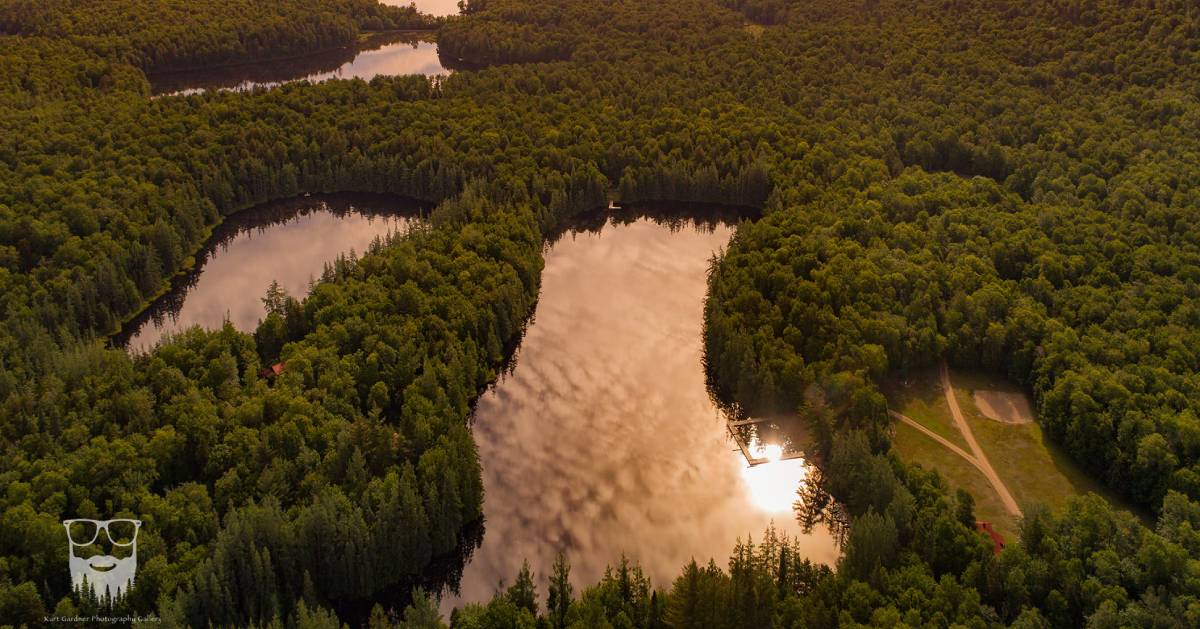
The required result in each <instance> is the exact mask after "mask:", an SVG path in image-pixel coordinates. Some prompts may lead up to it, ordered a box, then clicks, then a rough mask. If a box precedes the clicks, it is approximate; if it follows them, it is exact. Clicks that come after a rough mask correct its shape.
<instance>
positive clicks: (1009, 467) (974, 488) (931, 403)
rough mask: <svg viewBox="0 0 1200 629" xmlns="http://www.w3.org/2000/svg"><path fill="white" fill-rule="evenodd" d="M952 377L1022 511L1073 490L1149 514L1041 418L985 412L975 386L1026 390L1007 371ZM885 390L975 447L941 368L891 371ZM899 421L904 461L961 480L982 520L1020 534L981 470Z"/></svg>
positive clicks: (955, 482)
mask: <svg viewBox="0 0 1200 629" xmlns="http://www.w3.org/2000/svg"><path fill="white" fill-rule="evenodd" d="M950 380H951V383H952V384H953V386H954V389H955V395H956V396H957V399H958V405H959V408H961V409H962V413H963V416H964V418H965V419H966V420H967V424H968V425H969V426H970V427H971V431H972V432H973V433H974V434H975V439H976V441H978V442H979V447H980V448H982V449H983V452H984V454H985V455H987V458H988V460H989V461H991V464H992V467H993V468H994V469H995V470H996V473H997V474H998V475H999V476H1000V479H1001V480H1002V481H1004V484H1005V485H1006V486H1007V487H1008V490H1009V491H1010V492H1011V493H1012V494H1013V497H1014V498H1015V499H1016V501H1017V503H1018V504H1019V505H1021V508H1022V510H1024V509H1026V508H1027V507H1028V506H1030V505H1033V504H1043V505H1046V506H1047V507H1049V508H1050V509H1055V508H1057V507H1059V506H1061V505H1062V504H1063V503H1064V502H1066V500H1067V499H1068V498H1069V497H1071V496H1075V495H1081V494H1084V493H1087V492H1095V493H1097V494H1099V495H1101V496H1103V497H1104V498H1105V499H1107V500H1108V501H1109V502H1110V503H1111V504H1112V505H1113V506H1115V507H1118V508H1121V509H1124V510H1126V511H1130V512H1132V513H1134V514H1136V515H1138V516H1139V517H1141V518H1143V520H1145V519H1146V518H1147V514H1145V513H1141V512H1138V511H1136V510H1134V509H1132V508H1131V507H1130V506H1129V505H1128V504H1127V503H1125V502H1124V501H1122V500H1121V499H1120V498H1118V497H1117V496H1116V495H1115V494H1114V493H1113V492H1111V491H1109V490H1107V489H1106V488H1105V487H1104V486H1103V485H1101V484H1100V483H1099V482H1098V481H1096V480H1095V479H1093V478H1091V477H1090V476H1088V475H1087V474H1086V473H1085V472H1084V471H1083V470H1082V469H1080V467H1079V466H1078V465H1076V464H1075V463H1074V462H1073V461H1071V460H1070V458H1069V457H1068V456H1067V455H1066V454H1065V453H1064V452H1063V451H1062V450H1061V449H1059V448H1058V446H1056V445H1055V444H1053V443H1050V442H1049V441H1048V440H1047V439H1046V438H1045V435H1044V434H1043V432H1042V429H1041V426H1039V425H1038V424H1037V423H1036V422H1033V423H1028V424H1009V423H1003V422H999V421H996V420H993V419H989V418H987V417H985V416H984V415H983V413H981V412H980V410H979V408H978V406H976V404H975V396H974V393H975V391H976V390H992V391H1001V392H1011V393H1023V392H1022V391H1021V389H1020V388H1019V387H1016V386H1015V385H1013V384H1011V383H1009V382H1008V381H1006V380H1005V379H1004V378H1003V377H999V376H992V375H989V374H984V373H976V372H962V371H953V370H952V371H951V372H950ZM883 389H884V394H885V395H886V396H887V398H888V405H889V407H890V408H891V409H892V410H895V411H897V412H899V413H902V414H904V415H907V416H908V417H910V418H912V419H913V420H915V421H917V422H919V423H920V424H922V425H924V426H925V427H926V428H929V429H930V430H932V431H934V432H936V433H938V434H939V435H942V436H943V437H946V438H947V439H950V441H951V442H953V443H955V444H958V445H959V446H960V447H962V448H963V449H964V450H967V451H968V452H969V451H970V449H969V448H968V447H967V445H966V442H965V440H964V439H963V437H962V434H961V433H960V432H959V430H958V428H957V427H956V426H955V424H954V418H953V417H952V416H951V415H950V409H949V406H948V405H947V403H946V396H945V394H944V392H943V391H942V386H941V381H940V378H939V376H938V370H937V369H936V368H933V369H928V370H923V371H920V372H914V373H912V374H910V375H909V376H908V378H907V384H905V381H904V380H903V379H900V378H893V379H892V380H890V381H889V382H887V383H886V384H885V385H884V387H883ZM895 426H896V429H895V447H896V450H897V452H899V454H900V456H901V457H903V458H904V460H906V461H909V462H912V463H920V464H921V465H923V466H925V467H932V468H933V469H936V470H937V471H938V472H940V473H941V474H942V476H944V477H945V478H946V480H947V481H949V483H950V486H951V487H955V488H959V487H961V488H963V489H966V490H967V491H969V492H971V495H972V496H974V497H975V503H976V516H977V517H978V519H980V520H986V521H989V522H992V523H993V525H994V526H995V527H996V529H997V530H999V531H1000V533H1001V534H1002V535H1004V537H1005V538H1006V539H1014V538H1015V535H1016V525H1017V522H1016V519H1015V518H1013V517H1010V516H1009V515H1008V514H1007V513H1006V512H1005V510H1004V507H1003V505H1002V503H1001V502H1000V499H999V497H998V496H997V495H996V492H995V490H994V489H993V488H992V486H991V484H990V483H988V481H987V479H986V478H985V477H984V476H983V474H982V473H980V472H979V470H977V469H975V467H974V466H972V465H971V464H970V463H969V462H967V461H965V460H963V459H962V457H959V456H958V455H956V454H954V453H952V452H950V451H949V450H947V449H946V448H945V447H944V446H942V445H941V444H939V443H937V442H936V441H934V440H933V439H930V438H929V437H928V436H926V435H923V434H921V433H920V432H918V431H917V430H916V429H914V428H912V427H910V426H906V425H903V424H902V423H900V422H896V423H895ZM951 435H952V436H951Z"/></svg>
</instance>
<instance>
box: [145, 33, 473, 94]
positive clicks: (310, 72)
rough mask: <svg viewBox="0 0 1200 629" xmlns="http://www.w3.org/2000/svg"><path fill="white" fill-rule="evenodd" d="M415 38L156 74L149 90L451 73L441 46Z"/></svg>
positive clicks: (393, 37)
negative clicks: (442, 56)
mask: <svg viewBox="0 0 1200 629" xmlns="http://www.w3.org/2000/svg"><path fill="white" fill-rule="evenodd" d="M413 37H414V36H413V34H412V33H379V34H375V35H372V36H370V37H368V38H367V39H366V40H365V41H364V42H363V43H362V44H361V45H360V46H358V47H353V48H339V49H336V50H330V51H324V52H320V53H315V54H311V55H304V56H301V57H293V58H290V59H282V60H274V61H269V62H263V63H246V64H238V65H230V66H221V67H217V68H206V69H203V70H187V71H182V72H170V73H164V74H155V75H151V76H150V77H149V79H150V89H151V91H152V92H153V93H154V95H156V96H170V95H176V96H184V95H188V94H197V93H200V92H203V91H205V90H210V89H226V90H239V91H246V90H251V89H254V88H258V87H263V88H270V87H275V86H278V85H282V84H284V83H291V82H294V81H311V82H313V83H319V82H321V81H325V80H329V79H355V78H357V79H363V80H366V81H369V80H371V79H372V78H374V77H376V76H393V75H401V74H423V75H425V76H443V75H446V74H449V72H450V71H449V70H447V69H446V68H445V67H443V66H442V62H441V61H440V60H439V59H438V53H437V44H435V43H433V42H428V41H420V40H414V39H413Z"/></svg>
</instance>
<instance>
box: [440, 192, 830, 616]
mask: <svg viewBox="0 0 1200 629" xmlns="http://www.w3.org/2000/svg"><path fill="white" fill-rule="evenodd" d="M620 216H623V218H617V219H611V218H607V217H600V216H591V217H588V218H585V219H582V221H581V222H580V223H579V224H578V225H577V226H576V229H572V230H568V231H567V232H565V233H564V234H562V235H561V236H560V237H559V238H557V239H556V240H554V241H553V243H552V245H550V247H549V250H548V251H547V254H546V267H545V272H544V274H543V278H542V294H541V298H540V301H539V302H538V306H537V312H536V315H535V318H534V320H533V322H532V323H531V324H530V325H529V327H528V330H527V332H526V335H525V338H524V340H523V342H522V344H521V347H520V349H519V355H518V357H517V359H516V365H515V367H514V368H513V370H512V371H511V373H509V374H508V375H506V376H504V377H503V379H502V380H501V381H500V382H498V383H497V385H496V386H495V387H494V388H493V389H491V390H490V391H488V392H487V393H486V394H485V395H484V396H482V398H481V399H480V401H479V404H478V406H477V408H476V413H475V417H474V422H473V431H474V436H475V441H476V443H477V445H478V448H479V455H480V460H481V463H482V467H483V482H484V487H485V491H486V499H485V501H484V517H485V519H486V521H487V529H488V530H487V537H486V538H485V540H484V543H483V545H482V547H481V548H480V549H479V550H478V551H476V553H475V555H474V557H473V558H472V560H471V563H470V564H469V565H468V566H467V568H466V570H465V571H464V573H463V576H462V581H461V589H460V591H459V593H458V595H453V594H451V595H449V596H446V597H445V598H444V599H443V603H442V608H443V611H444V612H446V613H448V612H449V611H450V610H451V609H452V608H453V607H454V606H457V605H460V604H462V603H463V602H471V601H482V600H486V599H489V598H490V597H491V596H492V594H493V593H494V592H495V590H496V584H497V582H499V581H500V580H501V579H504V580H507V581H510V582H511V580H512V578H513V577H514V576H515V575H516V574H517V571H518V570H519V569H520V567H521V563H522V560H524V559H528V560H529V563H530V566H531V567H532V569H533V570H534V572H535V573H536V574H537V578H538V579H539V581H540V585H539V587H540V591H542V592H545V591H546V589H545V587H546V581H545V577H546V575H547V574H548V573H549V571H550V568H551V566H552V563H553V560H554V557H555V555H556V553H557V552H558V551H559V550H563V551H565V552H566V553H567V554H568V558H569V559H570V561H571V565H572V571H571V575H572V580H573V581H575V583H576V585H577V586H583V585H585V584H591V583H594V582H595V581H596V580H598V579H599V578H600V577H601V576H602V574H603V572H604V569H605V567H606V566H607V565H608V564H609V563H610V562H615V561H619V559H620V557H621V556H622V554H624V555H626V556H628V557H629V558H630V559H633V560H637V561H639V562H641V564H642V566H643V568H644V569H645V571H646V573H647V575H648V576H649V577H650V578H651V579H652V580H653V582H654V583H656V584H660V585H668V584H669V583H670V581H671V580H672V579H673V578H674V577H675V576H676V575H677V574H678V573H679V570H680V569H681V568H682V567H683V566H684V564H685V563H687V562H688V561H689V560H691V559H692V558H696V559H697V560H698V561H701V562H704V561H707V560H708V559H709V558H710V557H711V558H715V559H716V560H717V562H718V563H719V564H722V565H723V564H724V563H725V560H726V557H727V556H728V553H729V552H730V550H731V549H732V548H733V546H734V544H735V542H736V540H737V539H738V538H739V537H740V538H742V539H745V538H747V537H748V536H753V537H754V538H755V539H758V538H759V537H760V536H761V535H762V532H763V531H764V529H766V528H767V527H768V526H770V525H771V524H772V523H774V525H775V526H776V527H777V528H778V529H779V531H780V532H781V533H786V534H787V535H789V536H796V537H798V538H799V543H800V544H801V545H802V547H803V548H804V549H805V552H806V554H807V556H808V557H810V558H811V559H813V560H815V561H821V562H832V561H833V560H834V559H835V558H836V555H837V546H836V543H835V541H834V538H833V537H832V535H831V534H830V533H829V531H828V530H827V529H826V528H825V527H823V526H822V525H820V524H819V523H815V525H814V527H813V529H812V530H811V531H810V532H808V533H806V532H805V531H803V529H802V527H801V525H800V524H799V523H798V522H797V521H796V519H795V517H794V514H793V512H792V509H791V504H792V502H794V501H795V500H796V497H797V495H796V489H797V486H798V485H800V484H801V483H802V482H803V481H804V480H805V478H806V477H807V475H808V474H809V473H810V472H809V469H810V468H809V466H808V465H807V464H806V462H805V461H804V460H802V459H792V460H788V461H779V462H776V463H771V464H767V465H759V466H755V467H754V468H750V467H749V466H748V465H747V462H746V459H745V457H744V456H743V455H742V453H741V451H740V450H739V449H738V448H737V446H736V445H735V444H734V442H733V440H732V439H730V436H729V432H728V429H727V427H726V416H725V414H724V413H723V412H721V411H720V410H718V409H717V408H716V407H715V406H714V404H713V403H712V401H711V400H710V398H709V395H708V392H707V389H706V387H705V377H704V370H703V366H702V362H701V356H702V345H701V343H702V334H701V333H702V325H703V322H702V314H703V303H704V296H705V292H706V274H707V269H708V265H709V261H710V258H711V257H712V256H713V255H714V254H715V253H716V252H718V251H719V250H720V249H721V248H722V247H723V246H725V245H726V243H727V242H728V240H729V238H730V236H731V235H732V232H733V227H732V225H731V224H730V222H729V218H731V217H724V218H721V217H717V218H710V219H706V220H704V221H699V222H698V221H694V220H688V219H685V218H682V217H681V216H679V215H672V214H671V213H670V212H667V213H659V214H657V215H656V216H655V217H654V218H647V217H644V216H637V215H633V214H631V213H629V212H628V211H624V212H622V213H621V214H620Z"/></svg>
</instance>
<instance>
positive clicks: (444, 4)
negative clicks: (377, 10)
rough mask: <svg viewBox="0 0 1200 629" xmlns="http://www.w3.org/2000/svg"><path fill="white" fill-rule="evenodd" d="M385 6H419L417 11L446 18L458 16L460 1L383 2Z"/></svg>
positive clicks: (392, 0) (394, 0) (384, 0)
mask: <svg viewBox="0 0 1200 629" xmlns="http://www.w3.org/2000/svg"><path fill="white" fill-rule="evenodd" d="M381 1H382V3H383V4H390V5H392V6H395V7H406V6H408V5H410V4H415V5H417V10H418V11H420V12H421V13H428V14H429V15H437V16H445V15H458V0H415V1H414V0H381Z"/></svg>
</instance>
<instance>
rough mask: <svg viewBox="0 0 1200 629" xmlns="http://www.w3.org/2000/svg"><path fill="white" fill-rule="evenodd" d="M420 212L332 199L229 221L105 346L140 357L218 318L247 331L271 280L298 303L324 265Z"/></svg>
mask: <svg viewBox="0 0 1200 629" xmlns="http://www.w3.org/2000/svg"><path fill="white" fill-rule="evenodd" d="M420 213H421V208H420V206H419V205H417V204H416V202H415V201H409V200H404V199H398V198H392V197H380V196H371V195H337V196H325V197H311V198H301V199H292V200H289V201H283V202H279V203H271V204H267V205H263V206H259V207H257V208H252V209H249V210H246V211H243V212H239V213H238V214H234V215H233V216H231V217H229V218H228V219H226V220H225V222H224V223H222V224H221V225H220V226H218V227H217V229H216V230H214V233H213V235H212V237H211V238H210V239H209V244H208V245H206V247H205V248H204V250H203V251H201V252H200V253H199V254H198V255H197V257H196V266H195V268H194V269H193V270H192V271H191V272H189V273H188V274H186V275H184V276H181V277H179V278H177V279H176V280H175V282H174V283H173V285H172V287H171V291H170V292H169V293H167V294H166V295H164V296H163V297H161V298H159V299H158V300H156V301H155V302H154V303H153V304H151V306H150V308H148V309H147V310H146V311H145V312H143V313H142V314H141V315H139V316H138V317H136V318H135V319H134V320H132V321H130V322H129V324H127V325H126V326H125V330H124V331H123V332H122V333H121V334H119V335H117V336H116V337H115V338H114V339H113V340H114V342H115V343H116V344H118V345H124V346H126V347H127V348H129V349H131V350H135V351H144V350H148V349H150V348H152V347H153V346H154V345H155V344H156V343H158V341H159V340H161V339H162V337H163V336H164V335H165V334H168V333H171V332H177V331H179V330H182V329H185V328H187V327H190V326H193V325H200V326H202V327H206V328H216V327H220V326H221V325H222V323H224V321H225V320H226V319H228V320H229V321H230V322H232V323H233V325H234V326H235V327H237V328H238V329H241V330H246V331H252V330H253V329H254V327H255V326H256V325H257V324H258V321H259V320H260V319H261V318H262V317H263V316H264V314H265V311H264V308H263V303H262V296H263V295H264V294H265V292H266V290H267V287H269V286H270V285H271V282H272V281H273V280H274V281H278V282H279V284H280V286H281V287H282V288H283V289H284V290H286V291H288V293H289V294H291V295H294V296H298V297H299V296H303V295H305V294H307V292H308V285H309V282H310V281H312V280H313V279H315V278H317V277H319V276H320V275H321V273H322V271H323V270H324V268H325V265H326V264H327V263H330V262H332V261H334V260H335V259H337V257H338V256H339V255H342V254H346V253H348V252H358V253H362V252H364V251H365V250H366V249H367V248H368V247H369V246H370V244H371V242H372V241H373V240H374V239H376V238H379V237H386V236H387V235H388V234H396V233H403V232H405V231H407V230H408V229H409V228H410V227H411V226H412V225H413V224H414V221H415V220H417V218H418V217H419V215H420Z"/></svg>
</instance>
